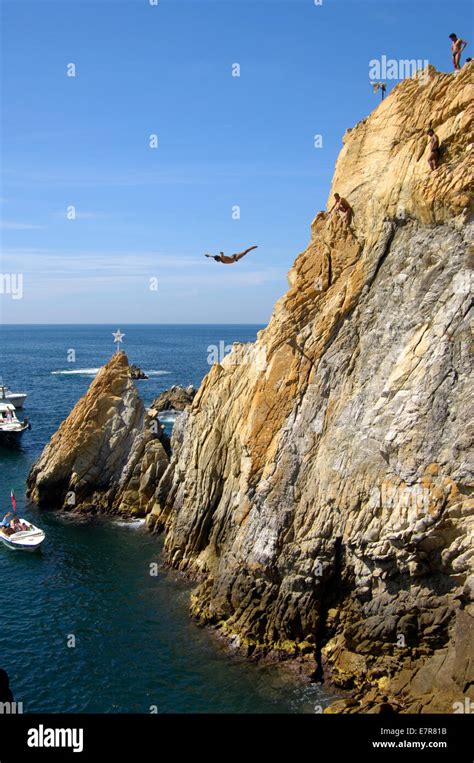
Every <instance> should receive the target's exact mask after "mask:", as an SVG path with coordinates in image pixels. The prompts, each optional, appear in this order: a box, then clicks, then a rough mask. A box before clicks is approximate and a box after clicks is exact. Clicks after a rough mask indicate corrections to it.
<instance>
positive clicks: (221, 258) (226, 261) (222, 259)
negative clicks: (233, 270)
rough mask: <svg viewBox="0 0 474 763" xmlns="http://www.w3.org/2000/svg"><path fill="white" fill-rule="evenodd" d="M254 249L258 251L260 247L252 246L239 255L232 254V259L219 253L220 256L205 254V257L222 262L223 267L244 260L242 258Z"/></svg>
mask: <svg viewBox="0 0 474 763" xmlns="http://www.w3.org/2000/svg"><path fill="white" fill-rule="evenodd" d="M252 249H258V246H250V247H249V248H248V249H244V251H243V252H239V253H238V254H231V255H230V257H228V256H227V255H226V254H224V252H219V254H215V255H214V254H205V255H204V257H210V258H211V259H212V260H215V261H216V262H222V264H223V265H233V264H234V262H238V261H239V260H241V259H242V257H245V255H246V254H248V253H249V252H251V251H252Z"/></svg>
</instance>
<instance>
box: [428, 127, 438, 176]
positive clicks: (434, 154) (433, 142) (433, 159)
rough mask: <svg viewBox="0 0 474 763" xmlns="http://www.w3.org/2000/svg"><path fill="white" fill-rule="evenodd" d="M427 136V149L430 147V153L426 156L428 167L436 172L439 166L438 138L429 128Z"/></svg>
mask: <svg viewBox="0 0 474 763" xmlns="http://www.w3.org/2000/svg"><path fill="white" fill-rule="evenodd" d="M427 134H428V135H429V138H430V140H429V144H428V145H429V147H430V153H429V154H428V164H429V166H430V169H431V171H432V172H433V170H437V169H438V165H439V138H438V136H437V135H436V133H435V131H434V130H433V129H432V128H431V127H430V129H429V130H428V133H427Z"/></svg>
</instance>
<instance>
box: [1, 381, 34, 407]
mask: <svg viewBox="0 0 474 763" xmlns="http://www.w3.org/2000/svg"><path fill="white" fill-rule="evenodd" d="M27 397H28V395H27V394H26V392H12V391H11V390H9V389H7V387H6V386H5V385H4V384H0V403H10V404H11V405H14V406H15V408H23V406H24V404H25V400H26V398H27Z"/></svg>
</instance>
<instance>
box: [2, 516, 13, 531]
mask: <svg viewBox="0 0 474 763" xmlns="http://www.w3.org/2000/svg"><path fill="white" fill-rule="evenodd" d="M11 515H12V513H11V511H7V513H6V514H5V516H4V517H3V519H2V521H1V522H0V530H3V531H4V532H6V531H7V530H8V529H9V527H10V519H9V517H11Z"/></svg>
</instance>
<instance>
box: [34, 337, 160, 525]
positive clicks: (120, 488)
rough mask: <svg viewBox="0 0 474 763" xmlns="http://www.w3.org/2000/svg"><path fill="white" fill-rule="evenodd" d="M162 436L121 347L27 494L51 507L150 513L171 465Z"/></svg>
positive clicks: (46, 455) (37, 469)
mask: <svg viewBox="0 0 474 763" xmlns="http://www.w3.org/2000/svg"><path fill="white" fill-rule="evenodd" d="M160 434H161V433H160V428H159V425H158V424H157V423H156V422H154V421H151V420H150V419H149V418H148V417H147V414H146V411H145V408H144V406H143V403H142V402H141V400H140V398H139V396H138V393H137V390H136V388H135V385H134V383H133V381H132V379H131V376H130V369H129V365H128V360H127V356H126V355H125V353H124V352H118V353H116V354H115V355H114V356H113V357H112V359H111V360H110V362H109V363H108V364H107V365H106V366H104V367H103V368H102V369H101V370H100V371H99V373H98V375H97V377H96V378H95V379H94V381H93V382H92V384H91V386H90V388H89V390H88V392H87V394H86V395H84V397H82V398H81V399H80V400H79V402H78V403H77V405H76V406H75V408H74V409H73V411H72V412H71V414H70V415H69V416H68V418H67V419H66V420H65V421H64V422H63V423H62V424H61V426H60V428H59V429H58V431H57V432H56V434H55V435H54V436H53V437H52V439H51V441H50V442H49V444H48V445H47V446H46V448H45V449H44V451H43V453H42V455H41V457H40V459H39V460H38V461H37V462H36V464H34V466H33V468H32V469H31V472H30V474H29V476H28V496H29V498H30V499H31V500H32V501H34V502H36V503H37V504H39V505H40V506H46V507H48V508H64V509H67V510H80V511H87V510H88V511H112V512H125V513H129V512H132V513H142V514H144V513H145V512H146V510H147V505H148V501H149V499H150V497H151V496H152V495H153V494H154V491H155V488H156V484H157V482H158V480H159V478H160V477H161V476H162V474H163V472H164V470H165V469H166V467H167V465H168V457H167V454H166V452H165V449H164V447H163V444H162V442H161V441H160Z"/></svg>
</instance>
